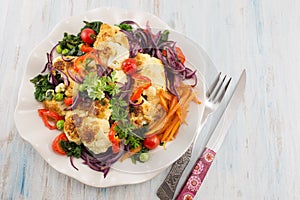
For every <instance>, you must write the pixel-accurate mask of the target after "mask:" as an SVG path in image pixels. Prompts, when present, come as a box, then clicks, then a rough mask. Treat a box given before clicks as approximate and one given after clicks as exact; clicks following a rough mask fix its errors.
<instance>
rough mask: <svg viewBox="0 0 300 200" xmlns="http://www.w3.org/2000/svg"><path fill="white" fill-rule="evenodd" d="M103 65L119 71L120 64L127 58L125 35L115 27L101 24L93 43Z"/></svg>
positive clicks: (127, 49)
mask: <svg viewBox="0 0 300 200" xmlns="http://www.w3.org/2000/svg"><path fill="white" fill-rule="evenodd" d="M94 48H95V49H97V50H98V54H99V57H100V59H101V61H102V63H103V64H105V65H107V66H109V67H110V68H112V69H118V70H120V69H121V64H122V62H123V61H124V60H125V59H127V58H128V57H129V43H128V39H127V37H126V35H125V34H124V33H122V32H121V31H120V28H119V27H117V26H111V25H108V24H102V25H101V28H100V32H99V34H98V35H97V38H96V41H95V43H94Z"/></svg>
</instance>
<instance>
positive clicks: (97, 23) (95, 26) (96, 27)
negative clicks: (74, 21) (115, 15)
mask: <svg viewBox="0 0 300 200" xmlns="http://www.w3.org/2000/svg"><path fill="white" fill-rule="evenodd" d="M83 22H84V23H85V26H84V27H83V28H82V29H81V30H80V33H81V31H82V30H83V29H85V28H91V29H93V30H94V31H95V32H96V33H97V34H98V33H99V32H100V27H101V25H102V24H103V23H102V22H101V21H93V22H87V21H83ZM80 33H79V34H78V36H80Z"/></svg>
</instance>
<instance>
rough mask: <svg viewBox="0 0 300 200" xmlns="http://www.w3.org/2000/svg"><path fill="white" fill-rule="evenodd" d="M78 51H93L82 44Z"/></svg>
mask: <svg viewBox="0 0 300 200" xmlns="http://www.w3.org/2000/svg"><path fill="white" fill-rule="evenodd" d="M80 50H81V51H82V52H84V53H88V52H91V51H93V50H94V48H93V47H90V46H88V45H84V44H83V45H81V47H80Z"/></svg>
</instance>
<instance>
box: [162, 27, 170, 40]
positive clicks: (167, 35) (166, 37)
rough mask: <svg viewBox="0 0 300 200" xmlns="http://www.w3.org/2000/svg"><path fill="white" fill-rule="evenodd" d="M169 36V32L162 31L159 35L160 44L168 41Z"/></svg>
mask: <svg viewBox="0 0 300 200" xmlns="http://www.w3.org/2000/svg"><path fill="white" fill-rule="evenodd" d="M169 34H170V31H168V30H164V31H163V32H162V33H161V38H160V42H165V41H168V38H169Z"/></svg>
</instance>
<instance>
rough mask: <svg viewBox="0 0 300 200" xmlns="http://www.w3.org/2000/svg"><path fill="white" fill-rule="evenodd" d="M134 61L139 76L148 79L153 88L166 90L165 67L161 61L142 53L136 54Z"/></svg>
mask: <svg viewBox="0 0 300 200" xmlns="http://www.w3.org/2000/svg"><path fill="white" fill-rule="evenodd" d="M135 60H136V62H137V68H138V73H139V74H141V75H143V76H146V77H149V78H150V79H151V83H152V85H153V86H154V87H156V88H163V89H165V88H166V76H165V67H164V65H163V64H162V62H161V60H159V59H157V58H155V57H151V56H150V55H149V54H143V53H138V54H137V56H136V57H135Z"/></svg>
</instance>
